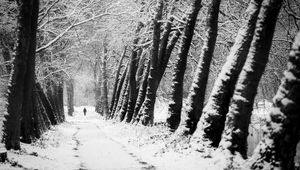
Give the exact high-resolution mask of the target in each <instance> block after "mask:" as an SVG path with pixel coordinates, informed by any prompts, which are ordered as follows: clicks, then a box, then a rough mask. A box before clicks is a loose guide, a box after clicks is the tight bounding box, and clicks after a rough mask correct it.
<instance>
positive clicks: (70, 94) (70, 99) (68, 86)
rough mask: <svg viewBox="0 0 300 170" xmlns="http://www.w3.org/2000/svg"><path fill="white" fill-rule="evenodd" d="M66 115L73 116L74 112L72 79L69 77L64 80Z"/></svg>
mask: <svg viewBox="0 0 300 170" xmlns="http://www.w3.org/2000/svg"><path fill="white" fill-rule="evenodd" d="M66 89H67V103H68V115H69V116H73V113H74V79H73V78H70V79H69V80H68V81H67V82H66Z"/></svg>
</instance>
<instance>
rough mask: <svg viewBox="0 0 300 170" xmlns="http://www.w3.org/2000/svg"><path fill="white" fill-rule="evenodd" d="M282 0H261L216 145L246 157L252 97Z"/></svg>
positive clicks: (267, 51)
mask: <svg viewBox="0 0 300 170" xmlns="http://www.w3.org/2000/svg"><path fill="white" fill-rule="evenodd" d="M281 5H282V0H265V1H263V3H262V7H261V10H260V12H259V15H258V20H257V24H256V29H255V33H254V37H253V40H252V43H251V47H250V50H249V54H248V58H247V60H246V63H245V65H244V67H243V70H242V72H241V74H240V75H239V78H238V81H237V84H236V88H235V91H234V94H233V97H232V101H231V105H230V107H229V112H228V114H227V116H226V122H225V128H224V132H223V135H222V139H221V142H220V146H219V147H220V148H222V149H226V150H227V149H228V150H229V151H230V152H231V153H235V152H238V153H240V154H241V155H242V156H243V157H244V158H246V157H247V136H248V127H249V123H250V117H251V112H252V109H253V101H254V98H255V95H256V92H257V87H258V83H259V80H260V78H261V76H262V74H263V72H264V69H265V67H266V64H267V61H268V56H269V51H270V48H271V45H272V38H273V34H274V29H275V25H276V21H277V16H278V13H279V11H280V8H281Z"/></svg>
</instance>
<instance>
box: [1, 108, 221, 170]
mask: <svg viewBox="0 0 300 170" xmlns="http://www.w3.org/2000/svg"><path fill="white" fill-rule="evenodd" d="M86 108H87V110H88V112H87V116H86V117H85V116H83V113H82V110H83V107H76V108H75V113H74V116H73V117H69V116H67V117H66V119H67V121H66V122H65V123H63V124H61V125H58V126H55V127H52V129H51V130H49V131H48V132H46V133H45V134H44V135H43V137H42V138H41V139H40V140H38V141H36V142H35V143H34V144H31V145H29V144H23V143H22V145H21V147H22V150H21V151H9V152H8V159H9V162H6V163H5V164H0V169H55V170H60V169H62V170H65V169H103V170H108V169H189V170H190V169H191V170H192V169H221V167H222V166H223V165H224V163H225V162H224V159H223V158H222V157H220V156H213V155H206V156H205V157H206V158H203V154H201V153H200V152H197V151H193V150H192V149H189V148H190V147H189V144H187V143H185V142H182V141H181V142H179V143H176V142H175V143H174V142H173V143H172V142H171V141H174V139H172V138H174V136H172V135H169V134H168V133H167V131H166V129H165V127H163V126H154V127H144V126H136V125H129V124H125V123H119V122H114V121H112V120H108V121H107V120H103V119H102V118H101V116H99V115H98V114H97V113H95V112H94V108H93V107H86ZM211 157H213V158H211Z"/></svg>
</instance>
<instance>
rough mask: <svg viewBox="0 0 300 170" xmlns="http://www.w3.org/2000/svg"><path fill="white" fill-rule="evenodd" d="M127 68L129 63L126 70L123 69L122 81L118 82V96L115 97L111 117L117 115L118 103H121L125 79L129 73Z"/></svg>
mask: <svg viewBox="0 0 300 170" xmlns="http://www.w3.org/2000/svg"><path fill="white" fill-rule="evenodd" d="M127 70H128V64H127V66H126V68H125V69H124V71H123V73H122V76H121V79H120V82H119V83H118V87H117V92H116V97H115V101H114V105H113V108H112V112H111V118H113V117H115V112H116V109H117V106H118V103H119V101H120V99H121V94H122V93H121V92H122V87H123V85H124V84H125V83H126V82H124V81H125V79H126V75H127V74H126V73H127Z"/></svg>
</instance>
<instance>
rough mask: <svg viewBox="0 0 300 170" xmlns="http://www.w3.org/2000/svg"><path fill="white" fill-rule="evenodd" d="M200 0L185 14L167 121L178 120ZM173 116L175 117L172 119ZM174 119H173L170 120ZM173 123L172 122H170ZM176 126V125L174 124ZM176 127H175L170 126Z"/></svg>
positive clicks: (196, 0)
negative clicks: (169, 116) (185, 18)
mask: <svg viewBox="0 0 300 170" xmlns="http://www.w3.org/2000/svg"><path fill="white" fill-rule="evenodd" d="M201 7H202V5H201V0H193V1H192V6H191V9H190V11H189V12H188V14H187V20H186V25H185V28H184V31H183V32H184V33H183V36H182V42H181V47H180V51H179V54H178V57H177V60H176V63H175V68H174V73H173V78H172V86H171V101H170V103H169V108H168V114H169V115H173V116H172V118H169V119H168V122H172V121H173V122H174V125H175V124H177V122H175V119H176V121H178V117H179V120H180V115H181V108H182V90H183V77H184V73H185V69H186V63H187V56H188V52H189V49H190V45H191V42H192V39H193V35H194V28H195V25H196V21H197V16H198V13H199V11H200V9H201ZM174 117H176V118H175V119H174ZM172 119H174V120H172ZM172 124H173V123H172ZM176 126H177V125H176ZM172 128H173V129H174V128H177V127H175V126H174V127H172Z"/></svg>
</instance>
